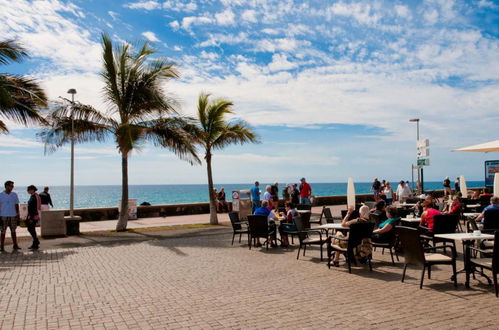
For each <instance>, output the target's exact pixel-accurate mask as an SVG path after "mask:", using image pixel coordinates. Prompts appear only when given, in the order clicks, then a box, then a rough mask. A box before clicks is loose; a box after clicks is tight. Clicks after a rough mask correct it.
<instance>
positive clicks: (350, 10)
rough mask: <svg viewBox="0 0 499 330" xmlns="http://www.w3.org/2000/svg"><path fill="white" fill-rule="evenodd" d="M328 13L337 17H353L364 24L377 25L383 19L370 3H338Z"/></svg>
mask: <svg viewBox="0 0 499 330" xmlns="http://www.w3.org/2000/svg"><path fill="white" fill-rule="evenodd" d="M328 12H329V13H330V14H332V15H336V16H344V17H352V18H354V19H356V20H357V21H358V22H359V23H362V24H375V23H377V22H378V21H379V20H380V18H381V16H380V14H378V13H377V12H376V10H375V8H374V6H373V5H371V4H369V3H344V2H338V3H335V4H334V5H332V6H331V7H329V9H328Z"/></svg>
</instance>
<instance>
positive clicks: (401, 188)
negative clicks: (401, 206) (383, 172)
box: [396, 180, 412, 203]
mask: <svg viewBox="0 0 499 330" xmlns="http://www.w3.org/2000/svg"><path fill="white" fill-rule="evenodd" d="M396 194H397V200H398V201H399V202H400V203H405V202H406V201H407V198H409V197H411V195H412V191H411V188H409V185H407V184H406V183H405V182H404V181H403V180H401V181H400V183H399V185H398V187H397V193H396Z"/></svg>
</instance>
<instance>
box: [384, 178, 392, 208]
mask: <svg viewBox="0 0 499 330" xmlns="http://www.w3.org/2000/svg"><path fill="white" fill-rule="evenodd" d="M383 194H384V195H385V196H386V205H391V204H392V202H393V189H392V187H391V186H390V182H388V181H387V182H386V184H385V188H384V189H383Z"/></svg>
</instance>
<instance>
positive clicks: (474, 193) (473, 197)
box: [471, 190, 480, 199]
mask: <svg viewBox="0 0 499 330" xmlns="http://www.w3.org/2000/svg"><path fill="white" fill-rule="evenodd" d="M479 198H480V191H478V190H474V191H473V195H471V199H479Z"/></svg>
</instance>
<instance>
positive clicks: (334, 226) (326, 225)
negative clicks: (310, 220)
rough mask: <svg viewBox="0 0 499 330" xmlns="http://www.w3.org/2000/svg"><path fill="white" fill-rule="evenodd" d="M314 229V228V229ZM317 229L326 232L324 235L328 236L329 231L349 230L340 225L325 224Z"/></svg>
mask: <svg viewBox="0 0 499 330" xmlns="http://www.w3.org/2000/svg"><path fill="white" fill-rule="evenodd" d="M314 228H315V227H314ZM317 228H319V229H321V230H325V231H326V235H327V234H329V230H330V229H331V230H350V228H349V227H344V226H342V225H341V223H326V224H324V225H320V226H318V227H317Z"/></svg>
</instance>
